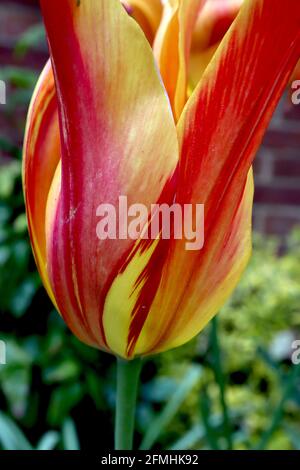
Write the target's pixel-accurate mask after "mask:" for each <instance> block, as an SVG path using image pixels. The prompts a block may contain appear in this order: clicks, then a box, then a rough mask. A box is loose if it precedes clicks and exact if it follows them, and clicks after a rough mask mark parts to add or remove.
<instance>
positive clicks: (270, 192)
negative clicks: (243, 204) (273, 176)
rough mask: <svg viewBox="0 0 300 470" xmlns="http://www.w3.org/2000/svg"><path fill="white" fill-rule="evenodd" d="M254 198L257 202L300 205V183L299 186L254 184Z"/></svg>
mask: <svg viewBox="0 0 300 470" xmlns="http://www.w3.org/2000/svg"><path fill="white" fill-rule="evenodd" d="M254 199H255V202H256V203H257V204H259V203H261V204H285V205H292V206H295V205H300V185H299V188H290V187H286V188H281V187H280V188H278V187H275V185H274V186H264V185H256V189H255V198H254Z"/></svg>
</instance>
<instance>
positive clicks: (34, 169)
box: [23, 61, 60, 303]
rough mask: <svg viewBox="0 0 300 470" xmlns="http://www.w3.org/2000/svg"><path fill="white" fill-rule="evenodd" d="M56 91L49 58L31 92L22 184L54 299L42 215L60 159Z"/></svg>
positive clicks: (41, 269)
mask: <svg viewBox="0 0 300 470" xmlns="http://www.w3.org/2000/svg"><path fill="white" fill-rule="evenodd" d="M59 145H60V141H59V129H58V115H57V103H56V94H55V89H54V79H53V74H52V70H51V64H50V61H49V62H48V63H47V64H46V66H45V68H44V70H43V72H42V74H41V77H40V79H39V81H38V84H37V86H36V89H35V92H34V94H33V97H32V100H31V105H30V109H29V113H28V119H27V128H26V133H25V141H24V151H23V186H24V194H25V203H26V211H27V218H28V226H29V232H30V237H31V242H32V246H33V251H34V255H35V259H36V263H37V266H38V269H39V272H40V274H41V277H42V279H43V282H44V284H45V286H46V288H47V291H48V293H49V295H50V297H51V298H52V301H53V302H54V303H55V301H54V296H53V292H52V289H51V287H50V284H49V278H48V274H47V271H46V238H45V218H46V205H47V198H48V192H49V188H50V186H51V183H52V179H53V176H54V173H55V170H56V167H57V165H58V162H59V159H60V149H59Z"/></svg>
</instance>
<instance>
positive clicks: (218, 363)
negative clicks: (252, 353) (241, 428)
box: [211, 317, 233, 450]
mask: <svg viewBox="0 0 300 470" xmlns="http://www.w3.org/2000/svg"><path fill="white" fill-rule="evenodd" d="M211 323H212V326H211V328H212V329H211V343H212V351H213V360H214V374H215V378H216V381H217V384H218V386H219V391H220V401H221V407H222V411H223V426H224V431H225V436H226V440H227V447H228V450H232V448H233V443H232V428H231V423H230V419H229V412H228V407H227V402H226V393H225V387H226V383H225V377H224V373H223V367H222V360H221V351H220V344H219V333H218V319H217V317H215V318H213V319H212V322H211Z"/></svg>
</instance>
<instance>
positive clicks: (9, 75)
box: [0, 66, 38, 90]
mask: <svg viewBox="0 0 300 470" xmlns="http://www.w3.org/2000/svg"><path fill="white" fill-rule="evenodd" d="M37 78H38V76H37V73H36V72H33V71H32V70H31V69H27V68H24V67H12V66H8V67H2V68H1V70H0V79H1V80H4V81H5V82H9V83H11V84H12V85H14V86H15V87H17V88H24V89H31V90H32V89H33V88H34V86H35V84H36V82H37Z"/></svg>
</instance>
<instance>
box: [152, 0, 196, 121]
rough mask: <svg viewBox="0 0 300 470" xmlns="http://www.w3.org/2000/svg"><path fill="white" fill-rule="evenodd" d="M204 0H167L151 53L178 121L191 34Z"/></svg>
mask: <svg viewBox="0 0 300 470" xmlns="http://www.w3.org/2000/svg"><path fill="white" fill-rule="evenodd" d="M204 3H205V0H168V1H167V2H166V4H165V7H164V16H163V20H162V22H161V26H160V28H159V30H158V33H157V37H156V40H155V42H154V46H153V50H154V54H155V56H156V59H157V62H158V64H159V69H160V72H161V75H162V78H163V81H164V84H165V87H166V89H167V92H168V95H169V97H170V101H171V105H172V108H173V113H174V116H175V119H176V120H178V119H179V116H180V114H181V112H182V109H183V107H184V105H185V102H186V97H187V72H188V66H189V56H190V48H191V41H192V34H193V30H194V26H195V23H196V19H197V16H198V14H199V12H200V10H201V8H202V7H203V5H204Z"/></svg>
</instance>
